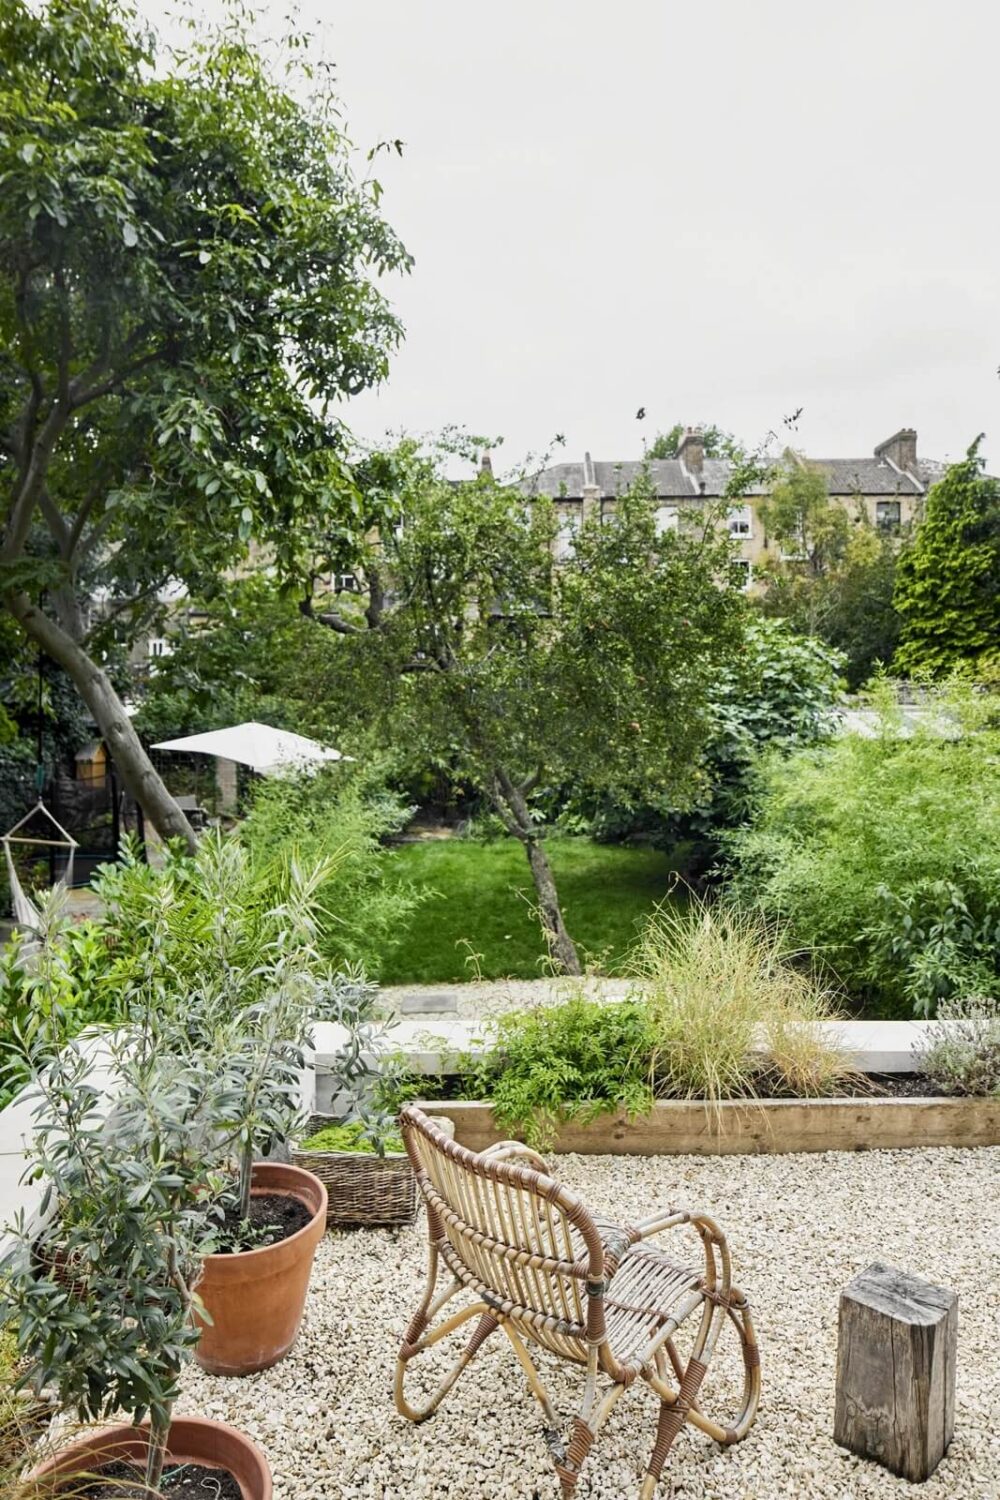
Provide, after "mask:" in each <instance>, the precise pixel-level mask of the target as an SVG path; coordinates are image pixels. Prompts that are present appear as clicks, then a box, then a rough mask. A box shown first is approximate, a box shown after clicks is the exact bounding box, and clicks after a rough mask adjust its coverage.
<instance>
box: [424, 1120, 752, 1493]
mask: <svg viewBox="0 0 1000 1500" xmlns="http://www.w3.org/2000/svg"><path fill="white" fill-rule="evenodd" d="M401 1123H402V1129H403V1139H404V1141H405V1143H406V1149H407V1152H408V1154H409V1157H410V1161H411V1162H412V1164H413V1170H414V1172H415V1173H416V1177H417V1183H418V1186H419V1189H420V1192H421V1194H422V1196H423V1199H424V1203H425V1206H426V1209H427V1225H428V1232H429V1240H430V1245H429V1266H428V1276H427V1287H426V1290H425V1292H424V1296H423V1299H422V1301H421V1303H420V1306H419V1307H418V1309H417V1311H416V1313H415V1314H414V1316H413V1319H412V1321H411V1323H410V1326H409V1328H408V1329H407V1331H406V1337H405V1338H404V1340H403V1344H402V1347H401V1348H400V1351H399V1357H398V1359H397V1362H396V1389H395V1397H396V1407H397V1409H398V1410H399V1411H400V1412H401V1413H402V1415H403V1416H405V1417H408V1418H409V1419H410V1420H411V1421H413V1422H421V1421H423V1420H424V1418H425V1417H429V1416H431V1414H432V1413H433V1412H434V1411H435V1410H436V1409H437V1407H438V1406H439V1404H440V1402H441V1401H442V1400H443V1399H444V1397H445V1396H446V1395H447V1394H448V1392H449V1391H450V1390H451V1389H452V1387H453V1386H454V1384H455V1382H456V1381H457V1380H458V1378H459V1376H460V1375H461V1374H462V1372H463V1370H465V1369H466V1368H467V1367H468V1365H469V1364H471V1362H472V1360H473V1359H474V1358H475V1356H476V1354H477V1353H478V1352H479V1350H480V1349H481V1348H482V1346H483V1344H484V1343H485V1342H486V1340H487V1339H488V1338H489V1337H490V1335H491V1334H493V1333H495V1332H496V1330H497V1329H498V1328H502V1329H503V1331H504V1333H505V1334H506V1336H507V1338H508V1339H509V1341H510V1343H511V1345H512V1347H513V1349H514V1353H515V1354H516V1355H517V1358H518V1360H519V1361H520V1364H521V1366H522V1368H523V1370H524V1372H525V1374H526V1375H527V1378H528V1383H529V1385H530V1387H531V1390H532V1391H533V1393H534V1395H535V1396H536V1397H537V1399H538V1402H539V1404H540V1405H541V1408H542V1411H543V1412H544V1414H545V1423H546V1431H545V1436H546V1440H547V1442H548V1444H549V1448H550V1451H551V1452H552V1455H553V1457H554V1459H555V1467H556V1473H557V1474H558V1476H559V1479H560V1482H561V1484H562V1491H563V1495H564V1497H568V1496H571V1495H572V1494H573V1492H574V1490H575V1489H576V1484H577V1480H578V1479H579V1476H580V1469H581V1466H582V1464H583V1462H584V1459H585V1458H586V1457H587V1454H588V1452H589V1450H590V1447H591V1444H592V1443H593V1441H594V1439H595V1437H596V1436H597V1434H598V1433H599V1432H600V1430H601V1428H602V1426H603V1425H604V1423H605V1422H606V1421H607V1418H608V1416H609V1415H610V1413H611V1411H612V1409H613V1408H614V1406H615V1404H616V1402H617V1401H618V1399H619V1398H620V1397H621V1396H622V1394H623V1393H624V1392H625V1391H626V1390H628V1388H629V1386H631V1385H632V1384H633V1383H634V1382H635V1381H636V1380H638V1379H640V1378H641V1379H643V1380H645V1381H646V1382H647V1383H648V1384H649V1385H650V1386H651V1387H652V1388H653V1390H654V1391H655V1392H656V1394H657V1396H659V1398H660V1409H659V1420H658V1423H657V1428H656V1436H655V1439H654V1442H653V1449H652V1453H651V1455H650V1459H649V1463H648V1466H647V1469H646V1473H645V1476H644V1479H643V1482H642V1487H641V1490H640V1492H639V1493H640V1500H652V1497H653V1495H654V1494H655V1492H656V1486H657V1484H658V1482H659V1478H660V1474H661V1472H662V1470H663V1465H664V1463H665V1462H666V1459H667V1455H668V1453H669V1451H670V1447H671V1444H672V1443H673V1441H674V1438H675V1437H676V1436H677V1434H678V1432H679V1431H680V1429H681V1427H682V1426H683V1425H684V1423H685V1422H691V1423H692V1424H693V1425H694V1426H695V1427H699V1428H701V1430H702V1431H703V1432H706V1433H708V1435H709V1436H710V1437H711V1438H714V1439H715V1441H716V1442H717V1443H724V1444H728V1443H736V1442H739V1440H740V1439H741V1438H743V1437H745V1436H746V1434H747V1433H748V1432H749V1430H750V1428H751V1426H752V1425H753V1421H754V1417H755V1415H756V1411H757V1403H758V1399H759V1395H760V1359H759V1356H758V1352H757V1341H756V1338H755V1336H754V1331H753V1324H752V1323H751V1320H750V1312H749V1309H748V1306H747V1301H746V1298H745V1297H744V1296H743V1295H742V1293H741V1292H740V1291H739V1290H738V1289H737V1288H736V1287H734V1286H733V1284H732V1280H731V1272H730V1260H729V1251H728V1248H727V1246H726V1241H725V1238H724V1236H723V1235H722V1233H721V1232H720V1230H719V1229H718V1228H717V1226H716V1225H715V1223H714V1222H713V1221H712V1220H711V1219H710V1218H708V1217H707V1216H706V1215H705V1214H700V1213H692V1212H688V1211H686V1210H670V1211H668V1212H665V1213H663V1214H660V1215H657V1216H656V1217H654V1218H651V1219H647V1220H644V1221H643V1222H640V1223H638V1224H633V1225H628V1226H618V1225H614V1224H608V1223H604V1222H602V1221H599V1220H597V1219H595V1218H594V1217H593V1216H592V1215H591V1214H590V1213H589V1212H588V1210H587V1209H586V1207H585V1206H584V1205H583V1203H581V1202H580V1200H579V1199H578V1198H577V1197H576V1196H575V1195H574V1194H573V1193H571V1192H569V1191H568V1190H567V1189H566V1188H564V1187H561V1186H560V1185H559V1183H558V1182H556V1181H555V1180H554V1179H553V1178H552V1177H550V1176H549V1174H548V1169H547V1167H546V1165H545V1162H544V1161H543V1160H542V1158H541V1157H540V1156H538V1154H537V1153H536V1152H534V1151H532V1150H531V1149H530V1148H529V1147H527V1146H523V1145H521V1144H520V1143H519V1142H516V1141H504V1142H502V1143H501V1144H500V1145H498V1146H494V1147H492V1148H491V1149H490V1150H489V1151H485V1152H483V1153H482V1154H481V1155H478V1156H477V1155H475V1154H474V1153H473V1152H471V1151H467V1150H466V1149H465V1148H464V1147H462V1146H459V1145H457V1144H456V1143H455V1142H454V1141H451V1140H448V1139H447V1137H446V1136H444V1135H443V1134H442V1133H441V1131H440V1130H439V1129H438V1128H437V1126H436V1125H435V1124H434V1122H433V1121H432V1120H431V1119H429V1118H428V1117H427V1116H426V1115H424V1114H423V1113H422V1112H421V1111H420V1110H419V1109H417V1108H416V1107H415V1106H413V1105H408V1106H407V1107H406V1108H405V1109H404V1110H403V1112H402V1115H401ZM681 1225H691V1226H692V1227H693V1228H694V1229H695V1230H696V1232H697V1233H698V1235H699V1236H700V1238H701V1244H702V1249H703V1252H704V1255H703V1264H701V1265H699V1266H697V1267H688V1266H685V1265H683V1264H682V1263H679V1262H677V1261H674V1260H673V1259H670V1258H668V1257H667V1256H666V1255H665V1254H664V1253H663V1252H662V1251H661V1250H658V1249H656V1248H654V1247H653V1246H651V1245H650V1244H649V1243H648V1241H649V1239H650V1237H651V1236H653V1235H656V1234H660V1233H661V1232H663V1231H666V1230H670V1229H675V1228H677V1227H679V1226H681ZM442 1264H443V1266H444V1267H446V1268H447V1270H448V1271H450V1272H451V1280H450V1283H449V1284H448V1285H446V1286H445V1287H444V1288H443V1290H440V1291H439V1290H438V1274H439V1271H440V1269H441V1267H442ZM463 1292H465V1293H471V1294H472V1296H473V1298H474V1300H473V1301H472V1303H471V1304H470V1305H466V1306H463V1307H461V1308H460V1309H459V1310H457V1311H454V1312H452V1311H450V1309H449V1313H448V1314H446V1315H445V1316H444V1317H443V1318H442V1317H441V1314H442V1312H443V1310H444V1309H445V1307H446V1305H447V1304H448V1303H449V1302H450V1301H451V1299H452V1298H453V1297H456V1296H458V1295H459V1294H460V1293H463ZM472 1319H475V1320H476V1322H475V1326H474V1328H473V1329H472V1332H471V1334H470V1336H469V1338H468V1340H467V1342H466V1344H465V1347H464V1349H463V1350H462V1352H461V1354H460V1355H459V1356H458V1358H457V1360H456V1361H455V1363H454V1365H453V1366H452V1368H451V1370H450V1371H449V1372H448V1374H447V1375H446V1376H445V1377H444V1379H443V1380H442V1381H441V1383H440V1384H439V1385H438V1387H437V1389H436V1390H435V1391H434V1393H433V1395H431V1396H430V1397H429V1398H428V1399H427V1400H426V1401H425V1402H424V1403H423V1404H421V1405H417V1406H413V1405H411V1404H410V1402H409V1401H408V1400H407V1399H406V1396H405V1394H404V1385H405V1380H406V1374H407V1370H408V1367H409V1366H410V1364H411V1362H412V1361H413V1360H414V1359H416V1358H417V1356H418V1355H420V1354H421V1353H423V1352H424V1350H426V1349H429V1348H431V1347H432V1345H434V1344H436V1343H438V1342H439V1340H441V1339H443V1338H446V1337H447V1336H448V1335H449V1334H451V1333H453V1332H454V1331H455V1330H456V1329H457V1328H459V1327H461V1325H462V1324H463V1323H466V1322H469V1321H470V1320H472ZM689 1319H694V1320H695V1321H694V1322H693V1323H692V1328H693V1330H694V1333H693V1340H692V1342H691V1346H690V1350H689V1352H688V1353H687V1355H686V1356H685V1357H682V1355H681V1353H680V1352H679V1349H678V1345H677V1343H676V1342H675V1335H676V1334H677V1333H678V1330H679V1329H680V1328H681V1326H682V1325H683V1324H685V1323H687V1321H688V1320H689ZM729 1326H731V1327H732V1328H733V1329H734V1330H735V1332H736V1334H737V1336H738V1338H739V1342H740V1347H741V1350H742V1356H743V1397H742V1410H741V1411H740V1413H739V1415H738V1416H737V1417H736V1419H735V1420H734V1421H733V1422H732V1423H731V1424H727V1425H723V1424H721V1423H718V1422H715V1421H713V1420H712V1419H711V1418H710V1417H709V1416H707V1415H706V1413H705V1412H704V1411H703V1410H702V1407H701V1405H700V1404H699V1401H698V1393H699V1388H700V1387H701V1384H702V1381H703V1379H704V1377H705V1373H706V1370H707V1367H708V1365H709V1363H710V1361H711V1359H712V1356H713V1354H714V1353H715V1350H716V1346H717V1343H718V1340H719V1336H720V1334H721V1333H722V1331H723V1329H725V1328H726V1327H729ZM529 1345H535V1346H540V1347H541V1348H542V1349H544V1350H547V1351H548V1352H549V1353H550V1354H554V1355H557V1356H559V1357H560V1358H562V1359H564V1360H568V1361H571V1362H572V1363H574V1364H576V1365H580V1366H582V1367H583V1368H584V1369H585V1371H586V1376H585V1380H584V1383H583V1395H582V1400H581V1404H580V1410H579V1414H578V1415H576V1416H575V1417H574V1418H573V1421H572V1425H571V1429H570V1432H569V1440H568V1442H567V1443H564V1442H563V1440H562V1436H561V1431H560V1426H561V1424H560V1422H559V1419H558V1417H557V1416H556V1412H555V1410H554V1408H553V1406H552V1403H551V1401H550V1400H549V1397H548V1395H547V1393H546V1390H545V1387H544V1386H543V1384H542V1380H541V1376H540V1374H539V1371H538V1369H537V1367H536V1365H535V1362H534V1360H533V1359H532V1357H531V1354H530V1353H529V1352H528V1350H529Z"/></svg>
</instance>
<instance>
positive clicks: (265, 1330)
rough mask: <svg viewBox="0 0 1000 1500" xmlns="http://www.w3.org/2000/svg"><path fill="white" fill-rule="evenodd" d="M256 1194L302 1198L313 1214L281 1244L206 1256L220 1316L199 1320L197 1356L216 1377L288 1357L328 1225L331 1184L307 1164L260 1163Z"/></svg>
mask: <svg viewBox="0 0 1000 1500" xmlns="http://www.w3.org/2000/svg"><path fill="white" fill-rule="evenodd" d="M251 1192H252V1194H253V1196H254V1197H263V1196H264V1195H265V1194H267V1193H280V1194H283V1195H284V1196H287V1197H289V1198H297V1199H298V1201H299V1202H300V1203H303V1204H304V1205H305V1206H306V1208H307V1209H308V1210H309V1212H310V1213H311V1214H312V1218H311V1219H310V1221H309V1223H308V1224H307V1225H306V1226H305V1228H303V1229H300V1230H299V1232H298V1233H297V1234H293V1235H291V1236H290V1237H289V1238H288V1239H287V1240H279V1241H278V1243H277V1244H275V1245H262V1246H261V1247H260V1248H259V1249H257V1250H244V1251H243V1252H242V1254H240V1255H206V1257H205V1270H204V1274H203V1276H202V1278H201V1280H200V1281H199V1283H198V1288H197V1290H198V1295H199V1297H200V1298H201V1300H202V1302H203V1303H204V1305H205V1311H206V1312H207V1313H208V1315H209V1317H210V1318H211V1319H212V1321H211V1323H207V1322H204V1321H201V1320H199V1321H201V1330H202V1333H201V1339H200V1340H199V1342H198V1346H197V1348H196V1349H195V1359H196V1360H197V1361H198V1363H199V1364H200V1365H201V1367H202V1369H203V1370H208V1371H209V1373H210V1374H212V1375H252V1374H253V1372H254V1371H255V1370H266V1369H267V1368H268V1366H269V1365H275V1364H277V1363H278V1360H279V1359H284V1357H285V1355H286V1354H287V1353H288V1351H289V1349H290V1348H291V1347H292V1345H293V1344H294V1343H295V1340H296V1337H297V1336H298V1332H299V1324H300V1323H301V1322H302V1310H303V1308H304V1307H305V1302H306V1292H307V1291H308V1289H309V1273H310V1271H311V1270H312V1263H313V1256H314V1255H315V1253H316V1246H317V1245H318V1244H319V1242H320V1240H321V1239H322V1237H323V1231H324V1229H325V1228H326V1209H327V1199H326V1188H325V1187H324V1186H323V1184H322V1183H321V1182H320V1180H319V1178H318V1177H314V1176H313V1174H312V1173H311V1172H305V1171H303V1169H302V1168H301V1167H290V1166H285V1165H282V1164H280V1163H278V1162H258V1163H257V1165H256V1166H255V1167H254V1169H253V1183H252V1187H251Z"/></svg>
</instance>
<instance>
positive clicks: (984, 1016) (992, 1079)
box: [917, 995, 1000, 1098]
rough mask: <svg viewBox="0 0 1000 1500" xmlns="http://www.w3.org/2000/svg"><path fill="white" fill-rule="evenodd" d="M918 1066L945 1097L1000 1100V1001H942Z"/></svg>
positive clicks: (976, 999) (978, 997) (974, 998)
mask: <svg viewBox="0 0 1000 1500" xmlns="http://www.w3.org/2000/svg"><path fill="white" fill-rule="evenodd" d="M917 1064H918V1067H919V1071H920V1072H921V1073H923V1074H924V1076H925V1077H926V1078H928V1079H930V1081H931V1082H932V1083H934V1084H936V1085H937V1087H938V1088H939V1089H941V1090H942V1092H943V1093H945V1094H961V1095H968V1096H970V1097H973V1098H983V1097H992V1098H1000V1001H997V1000H995V999H989V998H987V997H985V996H981V995H973V996H970V997H968V998H964V999H961V1000H944V1001H942V1003H941V1005H940V1006H939V1007H938V1023H937V1024H935V1025H933V1026H931V1027H930V1028H929V1032H928V1036H927V1040H926V1042H925V1045H924V1046H923V1048H922V1049H921V1051H920V1052H919V1053H918V1055H917Z"/></svg>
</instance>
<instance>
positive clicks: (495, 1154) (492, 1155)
mask: <svg viewBox="0 0 1000 1500" xmlns="http://www.w3.org/2000/svg"><path fill="white" fill-rule="evenodd" d="M482 1155H483V1156H486V1157H489V1159H490V1161H510V1159H511V1158H512V1157H515V1156H523V1157H524V1158H525V1160H527V1161H528V1162H530V1163H531V1165H532V1166H533V1167H534V1169H535V1171H536V1172H543V1173H544V1174H545V1176H546V1177H547V1176H548V1175H549V1167H548V1163H547V1162H546V1160H545V1158H544V1157H542V1156H539V1154H538V1152H537V1151H532V1149H531V1147H530V1146H526V1145H525V1144H524V1142H523V1141H497V1143H496V1145H494V1146H488V1147H487V1148H486V1150H485V1151H484V1152H483V1153H482Z"/></svg>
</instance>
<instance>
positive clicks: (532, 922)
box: [379, 838, 680, 984]
mask: <svg viewBox="0 0 1000 1500" xmlns="http://www.w3.org/2000/svg"><path fill="white" fill-rule="evenodd" d="M546 849H547V851H548V855H549V859H550V861H551V863H552V868H553V871H554V873H555V878H556V883H557V885H558V888H559V896H560V899H561V901H562V907H563V917H564V919H565V922H566V926H567V928H568V929H569V932H570V935H571V936H572V937H573V939H574V941H575V942H576V944H577V948H578V951H579V952H580V955H581V958H582V959H584V961H585V962H588V963H589V964H591V965H592V966H593V967H594V968H595V969H599V970H600V971H602V972H605V973H614V972H615V969H616V967H617V966H618V965H619V964H620V963H621V961H622V959H623V958H624V956H625V954H626V952H627V951H628V950H629V949H630V948H631V947H632V946H633V944H634V943H635V941H636V939H637V937H638V936H639V931H640V928H641V926H642V924H643V922H644V920H645V919H646V918H648V917H649V916H651V915H652V913H653V911H654V909H655V907H656V906H657V904H658V903H660V902H662V901H665V900H671V901H676V900H678V899H680V898H679V897H678V894H677V892H676V891H674V889H673V886H674V869H673V866H672V864H671V861H670V858H669V856H668V855H666V854H664V853H662V852H661V851H660V850H656V849H637V848H628V847H624V846H622V845H615V844H595V843H593V842H592V841H591V840H590V839H584V838H556V839H551V840H550V841H548V842H547V844H546ZM386 866H387V867H386V878H387V879H388V880H399V881H409V882H412V883H413V884H415V885H418V886H424V887H427V888H429V889H430V890H431V891H433V892H434V894H433V895H431V896H430V897H429V898H428V899H427V900H426V901H425V902H424V903H423V905H421V906H420V907H419V909H418V910H417V911H416V912H415V913H414V915H413V917H412V919H411V922H410V927H409V930H408V931H407V933H406V934H405V936H404V937H403V939H402V940H401V942H400V943H399V945H398V947H397V948H396V949H395V950H394V951H392V952H391V953H388V954H387V955H386V958H385V962H384V964H383V966H382V970H381V973H380V975H379V978H380V979H381V980H382V982H383V984H438V983H444V982H447V981H452V980H464V979H475V978H477V977H482V978H484V979H501V978H514V979H537V978H538V977H539V976H541V975H544V974H546V973H548V972H549V970H548V964H547V958H546V952H545V944H544V942H543V940H542V935H541V930H540V928H539V924H538V920H537V917H536V916H535V911H534V895H535V892H534V886H533V885H532V881H531V874H530V871H529V869H528V862H527V860H526V859H525V856H524V852H523V850H522V849H521V846H520V845H519V844H516V843H515V842H514V840H513V839H510V840H505V839H496V840H492V841H489V842H479V841H477V840H470V839H447V840H434V841H430V840H429V841H427V842H425V843H418V844H404V845H402V846H401V847H400V848H399V849H397V850H396V851H394V853H393V854H392V856H391V858H390V859H389V860H387V862H386Z"/></svg>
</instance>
